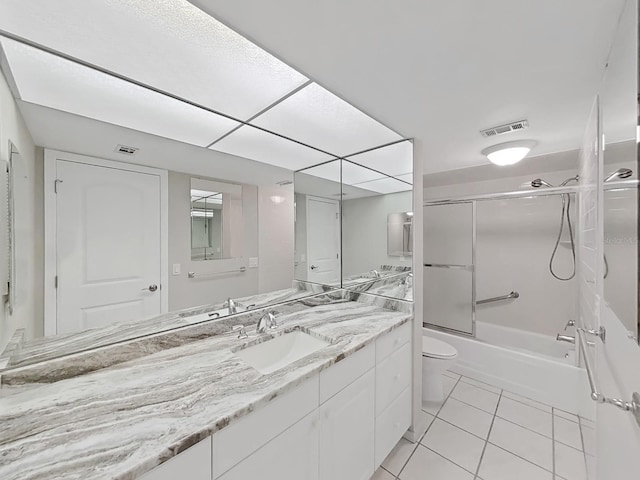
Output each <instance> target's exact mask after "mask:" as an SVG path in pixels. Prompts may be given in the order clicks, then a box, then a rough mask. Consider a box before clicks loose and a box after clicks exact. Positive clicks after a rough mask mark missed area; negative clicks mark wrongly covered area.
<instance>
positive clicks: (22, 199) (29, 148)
mask: <svg viewBox="0 0 640 480" xmlns="http://www.w3.org/2000/svg"><path fill="white" fill-rule="evenodd" d="M9 141H11V142H13V144H14V145H15V146H16V147H17V149H18V150H19V152H20V155H21V159H22V164H19V165H16V168H15V173H16V175H15V183H16V185H15V190H16V192H17V193H16V197H15V209H16V211H15V219H16V220H15V221H16V224H15V226H16V242H15V243H16V245H15V256H16V284H17V285H16V305H15V309H14V313H13V315H8V312H7V311H6V310H5V309H4V308H3V307H2V308H0V349H2V348H4V345H5V344H6V342H7V341H8V339H9V338H10V336H11V335H12V334H13V333H14V331H15V329H16V328H25V329H26V336H27V338H33V337H34V336H39V335H42V333H43V323H42V316H43V294H42V288H43V284H42V282H43V280H42V279H43V269H42V265H43V263H42V259H43V241H42V239H43V236H42V224H43V219H42V171H43V170H42V168H43V167H42V166H43V160H42V158H43V155H42V150H41V149H40V150H38V151H36V147H35V145H34V143H33V140H32V138H31V135H30V134H29V131H28V130H27V128H26V125H25V124H24V121H23V119H22V116H21V114H20V112H19V111H18V109H17V106H16V103H15V101H14V99H13V96H12V94H11V91H10V89H9V85H8V84H7V81H6V79H5V77H4V76H3V75H2V74H1V73H0V160H2V162H3V163H4V162H7V161H8V160H9ZM2 168H4V167H2ZM2 202H4V199H3V200H2ZM0 210H2V216H3V219H2V233H0V235H1V236H2V237H3V238H6V227H7V224H6V218H4V217H5V215H6V214H5V208H4V207H3V208H2V209H0ZM0 257H1V258H2V260H1V261H2V264H0V265H1V268H2V272H0V278H2V279H4V278H6V271H7V262H6V254H5V253H4V249H3V253H1V254H0Z"/></svg>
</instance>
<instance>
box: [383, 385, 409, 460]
mask: <svg viewBox="0 0 640 480" xmlns="http://www.w3.org/2000/svg"><path fill="white" fill-rule="evenodd" d="M410 425H411V388H406V389H405V390H404V391H403V392H402V393H401V394H400V395H399V396H398V398H396V399H395V400H394V401H393V402H392V403H391V405H389V407H387V409H386V410H385V411H383V412H382V413H381V414H380V416H379V417H378V418H376V463H375V465H376V467H377V466H379V465H381V464H382V461H383V460H384V459H385V458H386V456H387V455H388V454H389V453H390V452H391V450H392V449H393V447H394V446H395V445H396V443H398V441H400V438H402V435H404V433H405V432H406V431H407V429H408V428H409V426H410Z"/></svg>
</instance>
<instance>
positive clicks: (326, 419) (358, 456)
mask: <svg viewBox="0 0 640 480" xmlns="http://www.w3.org/2000/svg"><path fill="white" fill-rule="evenodd" d="M374 400H375V370H373V369H372V370H370V371H369V372H368V373H366V374H364V375H363V376H362V377H361V378H359V379H358V380H356V381H355V382H354V383H352V384H351V385H349V386H348V387H346V388H345V389H344V390H342V391H341V392H339V393H338V394H336V395H335V396H334V397H332V398H331V399H330V400H329V401H327V402H326V403H324V404H323V405H321V406H320V479H321V480H369V479H370V478H371V476H372V475H373V472H374V469H373V466H374V465H373V464H374V423H375V418H374Z"/></svg>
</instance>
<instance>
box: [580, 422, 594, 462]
mask: <svg viewBox="0 0 640 480" xmlns="http://www.w3.org/2000/svg"><path fill="white" fill-rule="evenodd" d="M580 428H581V429H582V446H583V447H584V453H586V454H588V455H595V454H596V431H595V429H593V428H589V427H587V426H585V425H582V426H581V427H580Z"/></svg>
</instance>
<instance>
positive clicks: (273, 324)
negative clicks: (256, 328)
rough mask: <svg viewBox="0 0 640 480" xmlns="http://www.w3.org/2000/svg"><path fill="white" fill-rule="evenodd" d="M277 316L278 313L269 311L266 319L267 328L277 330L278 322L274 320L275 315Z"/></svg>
mask: <svg viewBox="0 0 640 480" xmlns="http://www.w3.org/2000/svg"><path fill="white" fill-rule="evenodd" d="M277 314H278V312H276V311H273V310H271V311H270V312H269V313H268V318H269V328H271V329H274V328H278V321H277V320H276V315H277Z"/></svg>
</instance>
